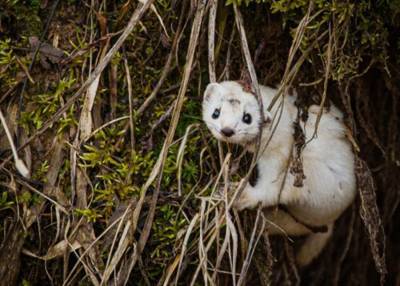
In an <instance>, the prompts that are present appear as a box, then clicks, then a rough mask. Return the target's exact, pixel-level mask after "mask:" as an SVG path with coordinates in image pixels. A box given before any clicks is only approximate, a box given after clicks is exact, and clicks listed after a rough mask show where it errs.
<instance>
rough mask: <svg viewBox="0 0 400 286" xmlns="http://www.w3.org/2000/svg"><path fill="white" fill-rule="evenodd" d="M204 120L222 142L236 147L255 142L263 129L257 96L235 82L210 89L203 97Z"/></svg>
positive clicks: (213, 84) (215, 85)
mask: <svg viewBox="0 0 400 286" xmlns="http://www.w3.org/2000/svg"><path fill="white" fill-rule="evenodd" d="M203 120H204V122H205V123H206V124H207V127H208V128H209V129H210V130H211V132H212V134H213V135H214V136H215V137H216V138H217V139H218V140H223V141H227V142H230V143H236V144H246V143H249V142H252V141H254V140H255V139H256V138H257V135H258V134H259V132H260V128H261V127H262V122H261V112H260V107H259V105H258V102H257V99H256V97H255V96H254V95H253V94H251V93H249V92H246V91H245V90H244V88H243V86H242V85H240V84H239V83H237V82H234V81H226V82H221V83H210V84H209V85H208V86H207V88H206V90H205V92H204V98H203Z"/></svg>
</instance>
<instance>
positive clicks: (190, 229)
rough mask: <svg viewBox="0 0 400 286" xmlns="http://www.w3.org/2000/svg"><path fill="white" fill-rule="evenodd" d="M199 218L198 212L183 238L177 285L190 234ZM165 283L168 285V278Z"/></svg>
mask: <svg viewBox="0 0 400 286" xmlns="http://www.w3.org/2000/svg"><path fill="white" fill-rule="evenodd" d="M198 219H199V214H198V213H196V214H195V215H194V217H193V218H192V220H191V221H190V224H189V226H188V228H187V230H186V233H185V238H184V239H183V244H182V250H181V253H180V255H179V257H180V258H179V265H178V270H177V273H176V279H175V285H178V279H179V275H180V271H181V268H182V262H183V258H184V257H185V252H186V249H187V245H188V242H189V238H190V234H191V233H192V231H193V229H194V227H195V225H196V223H197V221H198ZM164 285H168V279H165V282H164Z"/></svg>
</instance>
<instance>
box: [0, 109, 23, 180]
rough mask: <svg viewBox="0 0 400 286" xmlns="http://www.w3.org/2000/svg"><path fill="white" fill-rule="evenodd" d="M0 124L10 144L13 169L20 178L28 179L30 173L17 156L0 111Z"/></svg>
mask: <svg viewBox="0 0 400 286" xmlns="http://www.w3.org/2000/svg"><path fill="white" fill-rule="evenodd" d="M0 122H1V124H2V125H3V128H4V130H5V131H6V135H7V139H8V142H9V144H10V147H11V151H12V154H13V157H14V161H15V168H16V169H17V170H18V172H19V173H20V174H21V175H22V176H24V177H25V178H29V176H30V175H29V173H30V172H29V170H28V168H27V167H26V165H25V163H24V161H22V160H21V159H20V158H19V156H18V153H17V149H16V148H15V144H14V141H13V139H12V135H11V132H10V129H9V128H8V125H7V122H6V119H5V118H4V115H3V112H2V111H1V110H0Z"/></svg>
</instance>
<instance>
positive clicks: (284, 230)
mask: <svg viewBox="0 0 400 286" xmlns="http://www.w3.org/2000/svg"><path fill="white" fill-rule="evenodd" d="M264 215H265V218H266V220H267V232H268V234H269V235H289V236H290V235H293V236H298V235H305V234H309V233H310V232H311V231H310V229H308V228H307V227H306V226H304V225H303V224H301V223H299V222H297V221H296V220H295V219H294V218H293V217H292V216H291V215H290V214H288V213H287V212H285V211H283V210H280V209H276V210H266V211H264Z"/></svg>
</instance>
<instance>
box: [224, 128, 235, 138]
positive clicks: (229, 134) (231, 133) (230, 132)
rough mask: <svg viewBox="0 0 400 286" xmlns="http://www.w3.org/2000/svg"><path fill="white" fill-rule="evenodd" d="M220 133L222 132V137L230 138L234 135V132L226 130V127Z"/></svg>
mask: <svg viewBox="0 0 400 286" xmlns="http://www.w3.org/2000/svg"><path fill="white" fill-rule="evenodd" d="M221 132H222V134H224V136H226V137H231V136H232V135H233V134H235V131H233V129H231V128H227V127H225V128H223V129H222V130H221Z"/></svg>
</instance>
